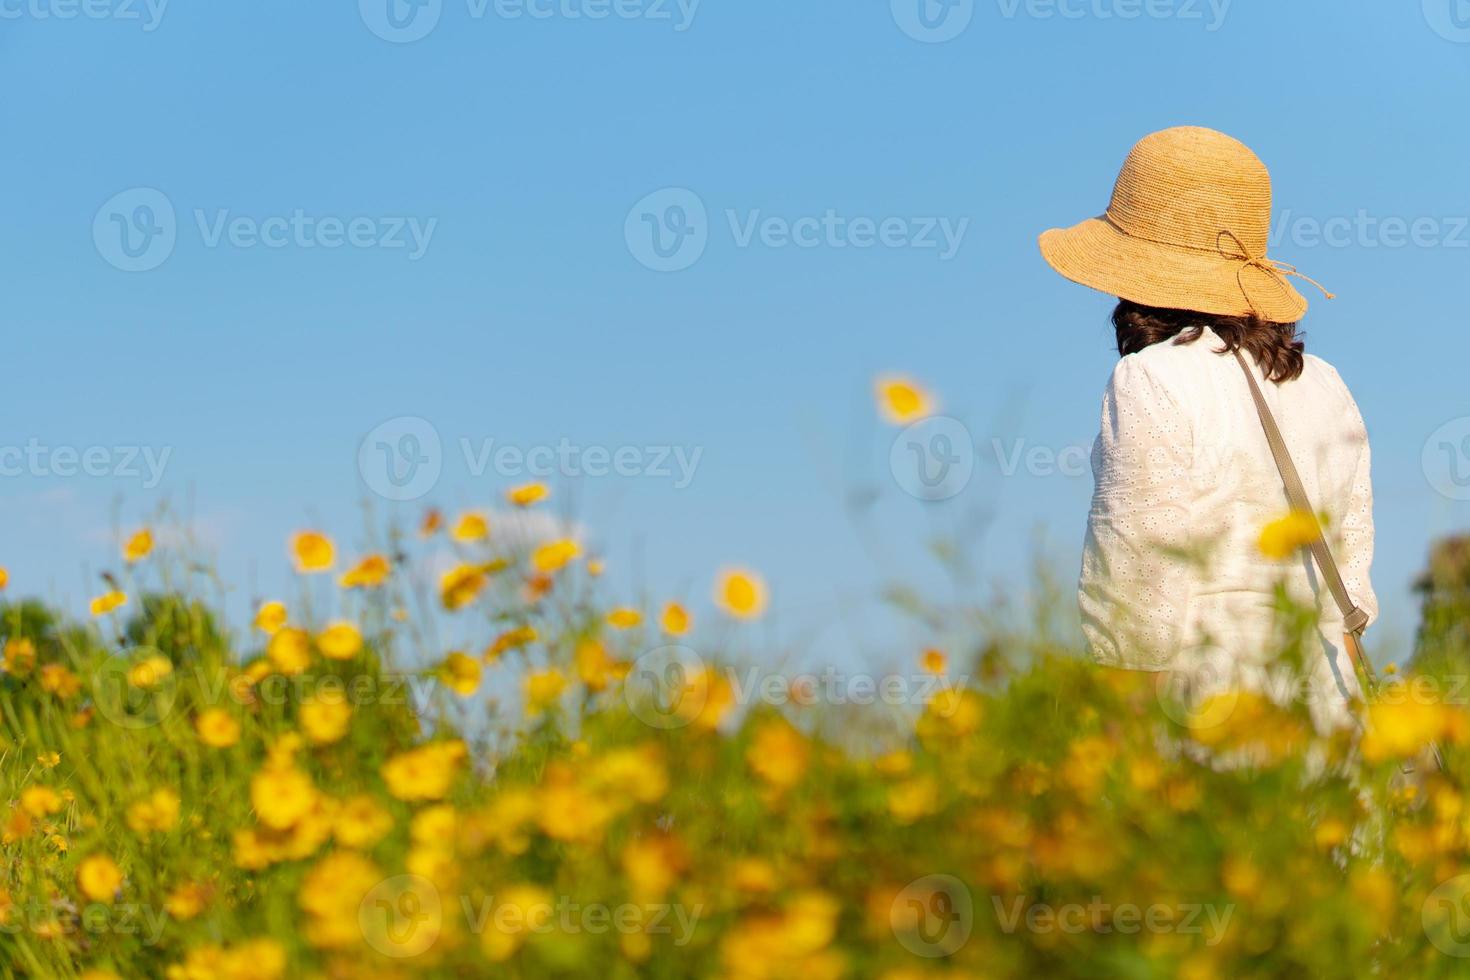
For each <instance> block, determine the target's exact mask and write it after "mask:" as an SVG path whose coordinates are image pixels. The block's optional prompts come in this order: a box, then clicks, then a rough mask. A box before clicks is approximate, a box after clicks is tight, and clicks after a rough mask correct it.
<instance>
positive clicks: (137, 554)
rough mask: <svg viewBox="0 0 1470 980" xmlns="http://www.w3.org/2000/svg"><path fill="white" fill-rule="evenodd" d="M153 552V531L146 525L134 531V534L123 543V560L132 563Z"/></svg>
mask: <svg viewBox="0 0 1470 980" xmlns="http://www.w3.org/2000/svg"><path fill="white" fill-rule="evenodd" d="M152 553H153V532H152V531H150V530H148V529H147V528H146V527H145V528H142V529H141V530H138V531H134V532H133V534H132V536H131V537H129V538H128V540H127V541H126V542H124V544H123V561H125V562H127V563H128V564H129V565H131V564H132V563H133V562H135V561H142V560H143V559H144V558H147V557H148V556H149V555H150V554H152Z"/></svg>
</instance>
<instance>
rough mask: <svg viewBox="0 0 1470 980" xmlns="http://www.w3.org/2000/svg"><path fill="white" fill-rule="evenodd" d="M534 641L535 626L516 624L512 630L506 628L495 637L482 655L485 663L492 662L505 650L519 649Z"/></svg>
mask: <svg viewBox="0 0 1470 980" xmlns="http://www.w3.org/2000/svg"><path fill="white" fill-rule="evenodd" d="M535 642H536V628H535V627H534V626H517V627H516V628H515V629H513V630H506V631H505V632H504V633H501V634H500V635H499V636H497V637H496V638H495V642H494V643H491V644H490V645H489V646H488V647H486V648H485V652H484V654H482V657H483V659H484V661H485V662H486V663H487V664H493V663H494V662H495V661H497V660H499V659H500V658H501V656H503V655H504V654H505V652H506V651H507V650H519V649H520V648H522V647H524V646H529V645H530V644H532V643H535Z"/></svg>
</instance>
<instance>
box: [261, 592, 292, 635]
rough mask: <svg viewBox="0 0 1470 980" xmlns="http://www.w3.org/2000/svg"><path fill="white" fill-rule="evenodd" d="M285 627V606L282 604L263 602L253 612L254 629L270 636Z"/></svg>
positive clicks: (273, 601)
mask: <svg viewBox="0 0 1470 980" xmlns="http://www.w3.org/2000/svg"><path fill="white" fill-rule="evenodd" d="M285 625H286V604H285V603H283V602H276V601H275V600H272V601H270V602H263V603H261V605H260V608H259V609H257V610H256V611H255V628H256V629H258V630H260V631H261V632H262V633H264V634H266V635H267V636H270V635H272V634H274V633H275V632H276V631H277V630H279V629H280V628H281V627H282V626H285Z"/></svg>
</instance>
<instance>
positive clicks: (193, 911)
mask: <svg viewBox="0 0 1470 980" xmlns="http://www.w3.org/2000/svg"><path fill="white" fill-rule="evenodd" d="M208 904H209V889H208V888H205V887H204V886H203V885H200V884H196V883H194V882H184V883H183V884H181V885H178V886H176V887H175V888H174V889H173V890H172V891H170V892H169V893H168V897H167V898H165V899H164V900H163V908H164V911H166V912H167V913H168V914H169V915H170V916H172V917H173V918H174V919H176V920H178V921H179V922H187V921H188V920H189V919H192V918H194V917H195V916H197V915H198V914H199V913H200V912H203V911H204V908H205V906H206V905H208Z"/></svg>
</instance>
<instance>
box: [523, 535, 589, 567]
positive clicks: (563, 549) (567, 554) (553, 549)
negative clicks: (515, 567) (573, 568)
mask: <svg viewBox="0 0 1470 980" xmlns="http://www.w3.org/2000/svg"><path fill="white" fill-rule="evenodd" d="M581 553H582V548H581V546H580V545H578V544H577V542H575V541H573V540H571V539H570V538H562V539H561V540H559V541H551V542H548V543H546V544H543V545H541V546H539V547H538V548H536V549H535V550H534V551H532V552H531V565H532V566H533V567H534V568H535V569H536V571H538V572H543V573H545V574H548V575H549V574H551V573H552V572H557V571H560V570H561V569H563V568H565V567H566V565H567V563H568V562H570V561H571V560H572V559H574V558H576V557H577V556H578V555H580V554H581Z"/></svg>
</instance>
